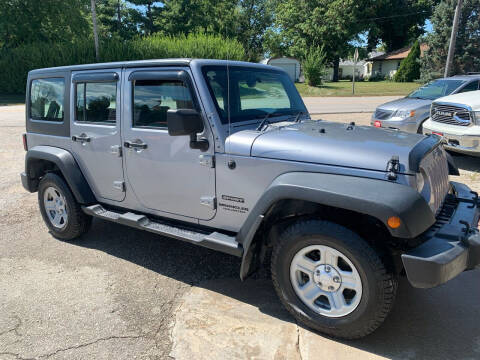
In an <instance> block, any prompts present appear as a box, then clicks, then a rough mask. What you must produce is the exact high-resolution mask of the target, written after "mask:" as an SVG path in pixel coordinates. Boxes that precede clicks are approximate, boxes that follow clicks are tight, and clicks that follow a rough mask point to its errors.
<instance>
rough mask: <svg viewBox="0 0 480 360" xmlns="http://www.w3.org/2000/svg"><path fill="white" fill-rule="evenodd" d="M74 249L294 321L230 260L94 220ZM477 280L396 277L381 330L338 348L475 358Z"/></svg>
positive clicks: (479, 316)
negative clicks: (419, 282) (416, 282)
mask: <svg viewBox="0 0 480 360" xmlns="http://www.w3.org/2000/svg"><path fill="white" fill-rule="evenodd" d="M75 244H76V245H78V246H82V247H87V248H92V249H97V250H100V251H103V252H105V253H108V254H110V255H112V256H115V257H118V258H122V259H124V260H127V261H130V262H132V263H135V264H137V265H139V266H142V267H144V268H147V269H149V270H151V271H154V272H157V273H159V274H161V275H163V276H168V277H172V278H174V279H176V280H178V281H182V282H184V283H187V284H191V285H195V286H199V287H202V288H206V289H208V290H211V291H214V292H216V293H219V294H222V295H225V296H228V297H231V298H234V299H236V300H238V301H241V302H245V303H248V304H250V305H252V306H255V307H257V308H258V309H259V310H260V311H262V312H263V313H265V314H268V315H270V316H273V317H276V318H279V319H281V320H283V321H290V322H293V321H294V320H293V318H292V317H291V316H290V315H289V314H288V313H287V312H286V311H285V310H284V309H283V307H282V306H281V305H280V303H279V301H278V299H277V297H276V294H275V292H274V289H273V287H272V286H271V285H270V282H269V281H267V280H266V278H265V276H256V277H254V278H252V279H249V280H247V281H245V282H241V281H240V279H239V277H238V271H239V267H240V260H239V259H237V258H235V257H232V256H229V255H225V254H222V253H217V252H214V251H210V250H208V249H204V248H200V247H197V246H194V245H190V244H188V243H184V242H181V241H176V240H172V239H167V238H162V237H159V236H156V235H153V234H149V233H146V232H143V231H138V230H135V229H130V228H127V227H123V226H121V225H117V224H113V223H108V222H105V221H102V220H98V219H95V220H94V222H93V226H92V230H91V231H90V232H89V233H88V234H87V235H85V237H84V239H83V240H81V241H79V242H77V243H75ZM478 277H479V271H478V270H476V271H471V272H467V273H464V274H462V275H461V276H459V277H458V278H456V279H454V280H452V281H450V282H449V283H448V284H446V285H444V286H441V287H439V288H435V289H430V290H420V289H414V288H412V287H411V286H410V285H409V284H408V282H407V281H406V280H405V279H401V281H400V286H399V290H398V297H397V302H396V305H395V307H394V309H393V311H392V313H391V314H390V316H389V317H388V319H387V320H386V322H385V323H384V325H383V326H382V327H381V328H380V329H379V330H378V331H376V332H375V333H374V334H372V335H371V336H369V337H367V338H365V339H362V340H357V341H348V342H343V343H344V344H347V345H349V346H352V347H356V348H359V349H362V350H364V351H368V352H371V353H374V354H377V355H380V356H385V357H387V358H392V359H406V358H407V359H408V358H412V359H413V358H422V359H425V358H429V359H439V358H443V359H445V358H455V359H473V358H475V357H476V356H479V354H480V333H479V332H478V329H479V327H478V324H479V323H480V309H479V307H478V303H479V300H480V286H479V280H478ZM226 279H228V281H225V280H226ZM216 280H221V281H216ZM340 343H342V342H340Z"/></svg>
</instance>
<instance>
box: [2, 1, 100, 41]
mask: <svg viewBox="0 0 480 360" xmlns="http://www.w3.org/2000/svg"><path fill="white" fill-rule="evenodd" d="M89 4H90V1H88V0H69V1H62V0H42V1H38V0H0V9H2V16H0V44H1V46H2V47H8V48H12V47H16V46H19V45H21V44H27V43H33V42H37V41H48V42H59V41H72V40H74V39H75V38H78V37H88V36H90V32H91V30H90V29H91V28H90V20H89V16H90V12H89Z"/></svg>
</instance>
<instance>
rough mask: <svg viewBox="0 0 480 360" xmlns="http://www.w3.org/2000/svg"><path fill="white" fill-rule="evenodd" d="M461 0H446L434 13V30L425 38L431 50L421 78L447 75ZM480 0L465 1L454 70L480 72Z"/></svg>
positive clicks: (424, 58) (428, 51)
mask: <svg viewBox="0 0 480 360" xmlns="http://www.w3.org/2000/svg"><path fill="white" fill-rule="evenodd" d="M456 4H457V1H456V0H443V1H442V2H441V3H440V4H438V5H437V6H436V7H435V10H434V12H433V15H432V19H431V21H432V25H433V31H432V33H430V34H428V35H427V36H426V38H425V42H426V44H427V45H428V49H427V50H426V51H425V53H424V56H423V57H422V59H421V61H420V63H421V79H422V80H424V81H428V80H431V79H432V78H436V77H441V76H443V70H444V68H445V62H446V60H447V54H448V44H449V39H450V33H451V29H452V23H453V16H454V13H455V7H456ZM479 9H480V0H464V2H463V9H462V14H461V17H460V24H459V27H458V34H457V42H456V46H455V57H454V59H453V73H455V74H465V73H467V72H474V71H480V11H479Z"/></svg>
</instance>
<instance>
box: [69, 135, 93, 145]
mask: <svg viewBox="0 0 480 360" xmlns="http://www.w3.org/2000/svg"><path fill="white" fill-rule="evenodd" d="M72 140H73V141H79V142H82V143H83V142H90V140H91V138H90V137H89V136H87V134H80V135H73V136H72Z"/></svg>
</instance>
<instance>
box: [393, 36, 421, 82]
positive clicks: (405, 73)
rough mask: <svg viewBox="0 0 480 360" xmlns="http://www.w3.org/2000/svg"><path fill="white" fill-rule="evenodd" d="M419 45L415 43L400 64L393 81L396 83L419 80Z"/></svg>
mask: <svg viewBox="0 0 480 360" xmlns="http://www.w3.org/2000/svg"><path fill="white" fill-rule="evenodd" d="M420 54H421V53H420V43H419V42H418V40H417V41H415V44H414V45H413V46H412V49H411V50H410V53H409V54H408V56H407V57H406V58H405V59H404V60H403V61H402V63H401V64H400V68H399V69H398V71H397V72H396V73H395V75H394V77H393V80H394V81H397V82H410V81H413V80H417V79H419V78H420V62H419V60H420Z"/></svg>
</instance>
